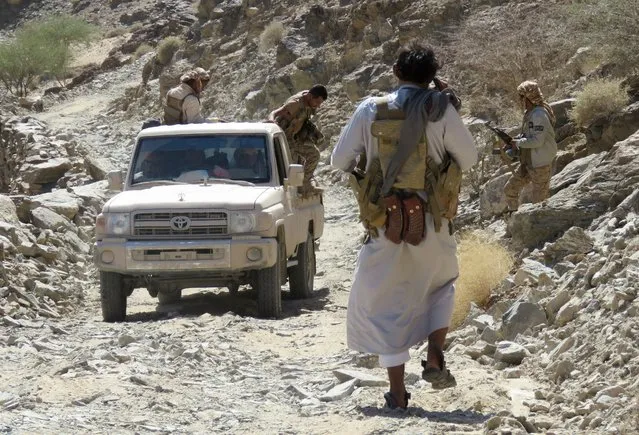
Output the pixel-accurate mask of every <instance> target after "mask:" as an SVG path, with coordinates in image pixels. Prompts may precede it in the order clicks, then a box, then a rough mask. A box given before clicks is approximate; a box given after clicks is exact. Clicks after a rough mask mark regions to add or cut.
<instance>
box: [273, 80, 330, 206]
mask: <svg viewBox="0 0 639 435" xmlns="http://www.w3.org/2000/svg"><path fill="white" fill-rule="evenodd" d="M327 98H328V92H327V91H326V88H325V87H324V86H323V85H314V86H313V87H312V88H311V89H309V90H307V91H302V92H298V93H297V94H295V95H293V96H292V97H290V98H289V99H288V100H286V102H285V103H284V105H283V106H282V107H280V108H279V109H276V110H274V111H273V112H271V113H270V115H269V117H268V119H269V121H272V122H275V123H277V124H278V125H279V126H280V128H281V129H282V130H284V133H285V134H286V139H287V141H288V144H289V147H290V150H291V155H292V158H293V163H302V164H303V165H304V184H303V186H302V195H304V196H309V195H312V194H314V193H319V192H321V189H318V188H316V187H314V186H313V185H312V184H311V178H312V177H313V173H314V172H315V168H316V167H317V164H318V162H319V159H320V151H319V149H318V148H317V146H316V145H315V144H316V143H318V142H320V141H321V140H322V139H323V136H322V134H321V133H320V132H319V131H318V130H317V128H316V127H315V125H313V123H311V122H310V118H311V116H313V115H315V112H316V110H317V109H318V108H319V107H320V106H321V105H322V103H323V102H324V101H325V100H326V99H327Z"/></svg>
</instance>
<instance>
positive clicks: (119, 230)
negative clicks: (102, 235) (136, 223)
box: [105, 213, 131, 236]
mask: <svg viewBox="0 0 639 435" xmlns="http://www.w3.org/2000/svg"><path fill="white" fill-rule="evenodd" d="M105 218H106V234H108V235H114V236H124V235H128V234H130V232H131V225H130V222H129V213H108V214H106V215H105Z"/></svg>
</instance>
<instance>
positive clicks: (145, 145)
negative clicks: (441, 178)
mask: <svg viewBox="0 0 639 435" xmlns="http://www.w3.org/2000/svg"><path fill="white" fill-rule="evenodd" d="M266 144H267V142H266V136H265V135H255V134H254V135H215V136H167V137H146V138H142V139H141V140H140V144H139V146H138V147H137V151H136V154H135V157H134V160H133V180H132V184H136V183H143V182H148V181H178V182H184V183H200V182H201V181H202V179H204V178H224V179H229V180H243V181H248V182H251V183H265V182H268V181H269V180H270V174H271V171H270V165H269V159H268V148H267V146H266Z"/></svg>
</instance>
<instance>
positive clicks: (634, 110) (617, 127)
mask: <svg viewBox="0 0 639 435" xmlns="http://www.w3.org/2000/svg"><path fill="white" fill-rule="evenodd" d="M638 129H639V102H636V103H633V104H631V105H630V106H628V107H626V108H625V109H623V110H622V111H621V112H619V113H615V114H614V115H610V116H602V117H599V118H596V119H595V120H594V121H593V122H592V123H591V124H590V125H589V126H588V127H587V128H586V130H585V133H586V138H587V139H588V150H589V151H590V152H591V153H593V152H599V151H607V150H609V149H610V148H611V147H612V146H613V145H614V144H615V143H617V142H618V141H621V140H624V139H626V138H627V137H628V136H630V135H631V134H633V133H634V132H636V131H637V130H638Z"/></svg>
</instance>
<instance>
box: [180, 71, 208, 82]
mask: <svg viewBox="0 0 639 435" xmlns="http://www.w3.org/2000/svg"><path fill="white" fill-rule="evenodd" d="M210 78H211V76H210V74H209V73H208V72H207V71H206V70H205V69H204V68H200V67H197V68H195V69H194V70H192V71H188V72H186V73H184V74H182V77H180V81H181V82H182V83H186V82H188V81H189V80H195V79H201V80H203V81H209V80H210Z"/></svg>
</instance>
